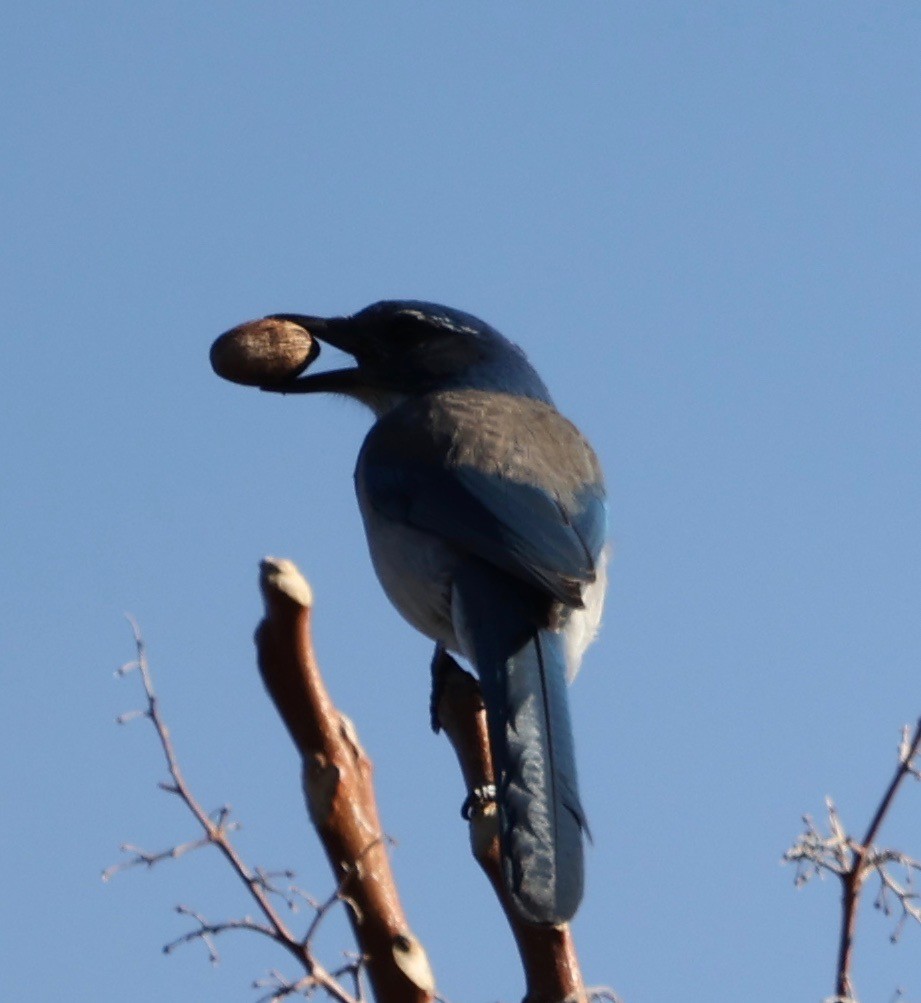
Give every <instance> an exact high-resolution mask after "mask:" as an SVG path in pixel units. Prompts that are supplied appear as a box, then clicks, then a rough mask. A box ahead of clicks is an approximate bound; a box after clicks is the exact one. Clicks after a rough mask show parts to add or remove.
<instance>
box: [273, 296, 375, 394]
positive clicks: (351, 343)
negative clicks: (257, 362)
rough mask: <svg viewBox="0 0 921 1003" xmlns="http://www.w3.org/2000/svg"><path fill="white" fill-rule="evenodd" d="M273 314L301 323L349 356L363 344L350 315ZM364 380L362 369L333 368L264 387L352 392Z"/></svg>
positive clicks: (281, 390)
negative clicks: (309, 315) (356, 334)
mask: <svg viewBox="0 0 921 1003" xmlns="http://www.w3.org/2000/svg"><path fill="white" fill-rule="evenodd" d="M269 316H270V318H271V319H272V320H286V321H289V322H290V323H292V324H297V326H298V327H302V328H304V330H305V331H307V332H308V333H309V334H311V335H313V337H314V338H316V339H317V340H318V341H322V342H325V343H326V344H327V345H332V346H333V348H338V349H340V350H341V351H343V352H348V354H349V355H352V356H354V355H356V351H357V349H358V348H359V347H360V338H357V337H356V336H355V328H354V325H353V323H352V321H351V319H350V318H348V317H308V316H305V315H304V314H299V313H273V314H270V315H269ZM364 382H365V381H364V380H363V378H362V373H361V369H360V367H357V366H356V367H353V368H348V369H331V370H327V371H326V372H324V373H308V374H307V375H306V376H298V377H296V378H295V379H292V380H289V381H288V382H287V383H275V384H271V385H269V386H264V387H263V388H262V389H263V390H272V391H274V392H276V393H282V394H309V393H320V392H321V391H329V392H332V393H349V392H350V391H351V390H353V389H354V388H355V387H358V386H363V385H364Z"/></svg>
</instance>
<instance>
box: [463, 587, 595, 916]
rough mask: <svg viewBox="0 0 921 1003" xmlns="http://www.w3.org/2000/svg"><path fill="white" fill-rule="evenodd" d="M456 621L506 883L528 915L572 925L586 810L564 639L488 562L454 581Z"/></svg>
mask: <svg viewBox="0 0 921 1003" xmlns="http://www.w3.org/2000/svg"><path fill="white" fill-rule="evenodd" d="M454 619H455V629H456V632H457V634H458V638H459V640H460V642H461V644H462V646H463V648H464V653H465V654H466V655H467V656H468V657H469V658H470V660H471V661H472V662H473V663H474V665H475V666H476V669H477V672H478V674H479V677H480V685H481V688H482V690H483V698H484V701H485V704H486V714H487V719H488V722H489V732H490V745H491V748H492V753H493V760H494V763H495V769H496V783H497V789H498V802H499V822H500V837H501V846H502V861H503V870H504V874H505V880H506V884H507V886H508V888H509V891H510V892H511V895H512V897H513V899H514V901H515V903H516V905H517V907H518V909H519V910H520V912H521V913H522V915H523V916H524V917H525V918H526V919H528V920H530V921H531V922H534V923H542V924H559V923H563V922H566V921H567V920H569V919H571V918H572V916H573V915H574V914H575V912H576V909H577V908H578V906H579V902H580V901H581V898H582V887H583V861H582V856H583V846H582V829H583V828H584V826H585V816H584V813H583V811H582V806H581V804H580V801H579V793H578V782H577V777H576V763H575V754H574V750H573V737H572V725H571V723H570V717H569V700H568V694H567V691H566V657H565V647H564V642H563V639H562V637H561V636H560V635H559V634H558V633H556V632H554V631H552V630H549V629H546V628H539V627H537V626H536V623H537V617H536V616H535V612H534V609H533V602H530V603H529V602H528V600H527V597H525V596H524V595H523V594H522V593H521V592H520V590H518V589H517V588H516V587H515V586H513V585H510V584H509V582H508V579H507V577H506V576H504V575H497V574H496V573H495V572H494V571H493V570H492V569H487V568H480V569H476V571H475V572H473V573H471V574H469V575H465V576H462V577H459V578H458V579H456V580H455V615H454Z"/></svg>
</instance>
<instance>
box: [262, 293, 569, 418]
mask: <svg viewBox="0 0 921 1003" xmlns="http://www.w3.org/2000/svg"><path fill="white" fill-rule="evenodd" d="M273 316H274V317H275V318H276V319H279V320H286V321H290V322H293V323H295V324H298V325H300V326H301V327H303V328H304V329H306V330H307V331H309V332H310V334H312V335H313V336H314V337H315V338H317V339H319V340H320V341H321V342H326V343H327V344H329V345H332V346H333V347H334V348H338V349H341V350H342V351H344V352H347V353H348V354H349V355H351V356H352V357H353V358H354V360H355V363H356V364H355V365H354V366H350V367H348V368H346V369H333V370H327V371H326V372H319V373H308V374H307V375H305V376H301V377H298V378H297V379H294V380H292V381H291V382H290V383H287V384H280V385H275V386H271V387H267V388H266V389H271V390H276V391H280V392H282V393H313V392H318V391H329V392H332V393H340V394H346V395H348V396H350V397H354V398H356V399H358V400H360V401H362V402H363V403H365V404H367V405H368V406H369V407H371V409H372V410H374V411H375V412H376V413H378V414H381V413H383V412H385V411H387V410H389V409H390V408H391V407H393V406H395V405H396V404H398V403H400V402H401V401H402V400H405V399H406V398H408V397H415V396H421V395H422V394H427V393H430V392H432V391H433V390H441V389H448V388H475V389H481V390H496V391H499V392H508V393H515V394H519V395H523V396H528V397H536V398H538V399H540V400H549V394H548V393H547V389H546V387H545V386H544V384H543V382H542V381H541V379H540V377H539V376H538V375H537V373H536V372H535V371H534V370H533V369H532V368H531V365H530V364H529V362H528V360H527V358H526V357H525V355H524V353H523V352H522V351H521V349H520V348H518V347H517V346H516V345H513V344H512V343H511V342H510V341H508V340H507V339H506V338H504V337H503V336H502V335H501V334H499V332H498V331H496V330H495V329H493V328H492V327H490V326H489V325H488V324H486V323H484V322H483V321H481V320H478V319H477V318H476V317H473V316H471V315H470V314H467V313H463V312H462V311H460V310H453V309H451V308H450V307H444V306H438V305H437V304H434V303H423V302H419V301H415V300H384V301H382V302H380V303H374V304H373V305H371V306H369V307H366V308H365V309H364V310H360V311H359V312H358V313H355V314H352V315H351V316H349V317H308V316H303V315H301V314H287V313H285V314H275V315H273Z"/></svg>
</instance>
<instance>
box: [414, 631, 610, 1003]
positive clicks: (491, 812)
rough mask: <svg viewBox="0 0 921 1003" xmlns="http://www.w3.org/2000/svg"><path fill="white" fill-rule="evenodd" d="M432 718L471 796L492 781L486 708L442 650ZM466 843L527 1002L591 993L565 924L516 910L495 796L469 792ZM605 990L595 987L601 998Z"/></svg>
mask: <svg viewBox="0 0 921 1003" xmlns="http://www.w3.org/2000/svg"><path fill="white" fill-rule="evenodd" d="M432 720H433V724H435V725H436V727H437V728H440V729H442V730H443V731H444V732H445V734H446V735H447V736H448V739H449V741H450V742H451V745H452V747H453V749H454V752H455V755H456V756H457V759H458V762H459V764H460V768H461V773H462V774H463V777H464V783H465V784H466V786H467V791H468V792H469V794H470V795H472V794H473V792H476V791H478V790H483V789H485V788H488V787H489V786H490V785H493V784H494V783H495V774H494V772H493V764H492V756H491V755H490V750H489V735H488V732H487V726H486V709H485V707H484V704H483V698H482V695H481V693H480V686H479V683H478V682H477V681H476V679H475V678H474V677H473V676H472V675H471V674H470V673H469V672H465V671H464V670H463V669H462V668H461V667H460V666H459V665H458V664H457V662H455V661H454V659H453V658H451V656H450V655H448V654H447V653H445V652H444V651H442V650H440V649H439V650H438V651H436V653H435V658H434V660H433V662H432ZM468 803H469V804H470V805H471V809H470V811H469V821H470V846H471V849H472V851H473V856H474V858H475V859H476V861H477V863H478V864H479V865H480V867H481V868H482V869H483V872H484V873H485V874H486V877H487V878H488V879H489V883H490V884H491V885H492V887H493V891H494V892H495V894H496V898H497V899H498V900H499V904H500V905H501V906H502V910H503V912H504V913H505V917H506V920H507V921H508V924H509V928H510V929H511V931H512V935H513V936H514V938H515V944H516V946H517V947H518V954H519V956H520V958H521V965H522V969H523V970H524V976H525V983H526V985H527V995H526V996H525V1003H560V1001H561V1000H577V1001H580V1003H584V1001H585V1000H586V999H588V998H589V995H588V993H587V992H586V989H585V984H584V982H583V979H582V972H581V969H580V966H579V959H578V957H577V956H576V948H575V943H574V941H573V937H572V931H571V929H570V927H569V924H565V925H563V926H558V927H547V926H535V925H533V924H531V923H526V922H524V920H522V919H521V917H520V916H519V915H518V912H517V911H516V909H515V907H514V905H513V903H512V898H511V895H510V894H509V892H508V889H507V888H506V886H505V881H504V880H503V877H502V865H501V860H500V856H499V824H498V817H497V809H496V804H495V801H494V800H491V799H490V800H482V799H477V798H476V797H470V798H469V800H468ZM606 992H608V990H602V989H598V990H595V994H596V995H597V997H598V998H601V997H602V996H603V995H604V993H606Z"/></svg>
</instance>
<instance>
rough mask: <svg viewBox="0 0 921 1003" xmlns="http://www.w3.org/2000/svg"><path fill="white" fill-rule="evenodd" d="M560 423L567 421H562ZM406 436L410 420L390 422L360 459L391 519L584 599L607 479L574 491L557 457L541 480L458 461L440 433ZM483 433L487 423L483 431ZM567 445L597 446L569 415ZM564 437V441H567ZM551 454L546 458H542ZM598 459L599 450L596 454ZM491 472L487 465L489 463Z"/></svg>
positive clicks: (558, 593) (561, 595)
mask: <svg viewBox="0 0 921 1003" xmlns="http://www.w3.org/2000/svg"><path fill="white" fill-rule="evenodd" d="M559 421H560V422H561V423H564V422H565V420H564V419H562V418H559ZM418 429H419V425H418V424H414V434H413V435H407V434H404V432H405V431H406V428H405V426H403V422H401V421H400V420H399V416H397V418H396V420H390V419H389V418H387V419H384V420H382V421H380V422H378V424H377V425H376V426H375V428H374V429H372V431H371V433H370V435H369V436H368V438H367V440H366V441H365V445H364V447H363V449H362V452H361V455H360V456H359V476H361V477H362V479H363V485H364V490H365V491H366V493H367V496H368V498H369V500H370V502H371V504H372V505H373V507H374V508H375V509H376V510H377V511H378V512H379V513H381V514H382V515H384V516H386V517H387V518H389V519H393V520H395V521H398V522H401V523H403V524H405V525H408V526H412V527H414V528H415V529H419V530H422V531H424V532H428V533H432V534H433V535H435V536H438V537H439V538H441V539H444V540H446V541H448V542H450V543H451V544H453V545H454V546H456V547H457V548H459V549H460V550H462V551H466V552H468V553H470V554H473V555H475V556H477V557H479V558H480V559H482V560H484V561H486V562H487V563H489V564H492V565H494V566H496V567H499V568H502V569H503V570H504V571H507V572H509V573H510V574H512V575H514V576H515V577H516V578H519V579H521V580H523V581H525V582H527V583H529V584H531V585H533V586H537V587H538V588H539V589H541V590H542V591H545V592H549V593H550V594H551V595H552V596H554V597H555V598H556V599H558V600H560V601H561V602H563V603H565V604H566V605H568V606H574V607H579V606H581V605H582V600H581V593H582V588H583V587H584V586H585V585H587V584H589V583H591V582H593V581H594V580H595V571H596V561H597V558H598V555H599V554H600V552H601V549H602V547H603V545H604V538H605V534H606V526H607V512H606V506H605V500H604V487H603V484H602V483H601V482H600V479H596V480H589V481H587V482H585V483H583V484H582V486H581V487H579V488H578V489H577V490H575V491H573V490H572V485H571V483H570V482H571V477H570V478H569V479H568V481H566V483H565V484H564V477H563V474H562V473H560V474H559V477H558V483H557V482H555V480H554V476H553V473H552V471H553V470H554V469H557V470H558V469H559V466H558V465H557V466H556V467H555V466H554V464H553V463H552V462H549V463H548V462H542V463H539V464H535V467H536V468H539V469H540V470H541V471H543V476H542V481H543V483H540V484H537V483H534V482H533V480H535V479H536V478H534V479H532V480H530V481H529V480H528V479H526V475H525V479H522V476H523V475H522V474H521V472H520V471H519V473H518V474H517V476H516V477H515V478H514V479H513V478H512V477H510V476H503V475H502V474H500V473H497V472H495V467H494V465H486V466H487V468H488V469H487V470H482V469H478V468H477V467H475V466H473V465H471V464H470V463H458V462H456V460H455V459H454V458H453V454H452V450H451V449H450V448H448V446H447V444H445V443H442V442H439V441H438V439H437V437H434V436H433V437H432V438H428V439H424V440H423V441H420V438H419V434H418ZM478 431H481V430H478ZM565 433H566V438H568V439H572V438H573V436H575V437H577V441H571V442H570V441H566V439H564V441H563V442H562V445H563V447H565V448H568V449H576V448H578V449H585V450H589V448H590V447H589V446H588V445H587V444H586V443H585V441H584V440H583V439H582V438H581V436H579V435H578V433H577V432H575V430H574V428H573V426H571V425H570V424H569V423H568V422H565ZM560 438H561V437H560V436H558V437H557V439H556V440H554V441H556V443H557V444H560ZM543 459H545V460H546V459H547V458H543ZM592 460H594V457H592ZM490 467H491V468H492V469H489V468H490Z"/></svg>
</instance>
